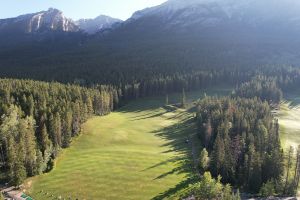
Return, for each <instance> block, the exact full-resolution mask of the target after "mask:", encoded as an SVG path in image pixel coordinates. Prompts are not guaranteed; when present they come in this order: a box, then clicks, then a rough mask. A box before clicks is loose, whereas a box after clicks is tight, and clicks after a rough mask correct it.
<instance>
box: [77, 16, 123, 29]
mask: <svg viewBox="0 0 300 200" xmlns="http://www.w3.org/2000/svg"><path fill="white" fill-rule="evenodd" d="M121 22H122V20H120V19H115V18H112V17H109V16H105V15H100V16H98V17H96V18H95V19H80V20H78V21H76V24H77V26H78V27H80V29H81V30H83V31H85V32H86V33H89V34H94V33H96V32H99V31H101V30H104V29H110V28H112V27H114V26H115V25H116V24H118V23H121Z"/></svg>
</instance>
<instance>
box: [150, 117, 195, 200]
mask: <svg viewBox="0 0 300 200" xmlns="http://www.w3.org/2000/svg"><path fill="white" fill-rule="evenodd" d="M174 117H176V119H181V121H179V122H178V123H176V124H173V125H171V126H168V127H165V128H162V129H161V130H157V131H154V132H153V133H154V134H155V135H156V136H158V137H160V138H162V139H163V140H165V141H166V143H164V144H163V145H162V147H169V149H170V150H168V151H163V152H162V153H170V152H176V153H177V154H178V156H176V157H174V158H171V159H168V160H166V161H163V162H160V163H158V164H156V165H153V166H151V167H149V168H147V169H145V170H148V169H152V168H155V167H158V166H161V165H165V164H168V163H176V166H177V167H176V168H174V169H172V170H170V171H168V172H165V173H163V174H161V175H159V176H157V177H156V178H155V179H154V180H157V179H163V178H165V177H167V176H169V175H171V174H185V175H186V178H185V179H184V180H183V181H181V182H180V183H178V184H177V185H175V186H174V187H172V188H169V189H168V190H166V191H164V192H163V193H161V194H158V195H157V196H155V197H153V198H152V199H153V200H159V199H165V198H168V197H169V198H170V197H171V196H173V195H176V194H178V192H180V191H183V190H185V189H187V188H188V187H189V185H190V184H192V183H194V182H195V181H197V180H199V177H198V176H197V169H196V168H195V165H194V160H193V150H192V144H191V141H189V140H190V139H191V138H192V137H191V135H195V134H196V132H197V131H196V130H197V129H196V125H195V121H194V118H193V117H192V115H191V114H189V113H187V112H181V113H179V114H178V115H176V116H174ZM199 152H200V146H198V147H197V149H196V153H199Z"/></svg>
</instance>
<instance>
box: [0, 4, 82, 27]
mask: <svg viewBox="0 0 300 200" xmlns="http://www.w3.org/2000/svg"><path fill="white" fill-rule="evenodd" d="M78 30H79V27H78V26H77V25H76V24H75V23H74V22H73V20H71V19H68V18H66V17H65V16H64V15H63V13H62V12H61V11H60V10H57V9H54V8H50V9H49V10H47V11H42V12H38V13H33V14H26V15H21V16H18V17H15V18H9V19H1V20H0V33H1V32H2V33H11V32H13V33H34V32H45V31H62V32H76V31H78Z"/></svg>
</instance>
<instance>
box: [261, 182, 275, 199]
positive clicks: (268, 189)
mask: <svg viewBox="0 0 300 200" xmlns="http://www.w3.org/2000/svg"><path fill="white" fill-rule="evenodd" d="M259 193H260V195H261V196H262V197H269V196H275V195H276V191H275V183H274V181H273V180H272V181H268V182H266V183H264V184H263V186H262V187H261V188H260V192H259Z"/></svg>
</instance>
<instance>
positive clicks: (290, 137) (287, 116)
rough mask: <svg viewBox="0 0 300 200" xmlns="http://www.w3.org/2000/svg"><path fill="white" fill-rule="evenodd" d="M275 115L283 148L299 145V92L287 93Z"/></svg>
mask: <svg viewBox="0 0 300 200" xmlns="http://www.w3.org/2000/svg"><path fill="white" fill-rule="evenodd" d="M286 99H287V100H286V101H285V102H282V103H281V106H280V111H279V113H278V115H277V117H278V118H279V124H280V134H281V141H282V144H283V147H284V149H285V150H286V149H287V148H289V146H293V147H294V148H297V147H298V145H300V93H296V94H287V95H286Z"/></svg>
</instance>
